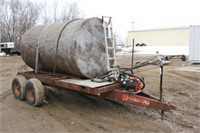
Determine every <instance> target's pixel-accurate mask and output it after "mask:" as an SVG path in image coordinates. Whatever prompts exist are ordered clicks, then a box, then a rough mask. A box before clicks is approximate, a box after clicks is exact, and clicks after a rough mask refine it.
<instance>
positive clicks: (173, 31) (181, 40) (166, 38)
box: [126, 26, 190, 46]
mask: <svg viewBox="0 0 200 133" xmlns="http://www.w3.org/2000/svg"><path fill="white" fill-rule="evenodd" d="M189 31H190V28H189V26H188V27H175V28H165V29H149V30H136V31H128V38H127V42H126V46H132V42H133V39H134V40H135V44H137V43H139V44H141V43H145V44H146V45H147V46H188V45H189Z"/></svg>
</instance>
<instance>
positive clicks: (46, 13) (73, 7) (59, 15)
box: [42, 0, 83, 24]
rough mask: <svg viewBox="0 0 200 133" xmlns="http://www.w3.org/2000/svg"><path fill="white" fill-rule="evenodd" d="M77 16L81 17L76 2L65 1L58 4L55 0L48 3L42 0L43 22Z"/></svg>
mask: <svg viewBox="0 0 200 133" xmlns="http://www.w3.org/2000/svg"><path fill="white" fill-rule="evenodd" d="M58 7H59V8H58ZM77 18H83V16H82V15H81V10H80V9H79V7H78V4H77V3H65V4H63V5H59V3H57V1H56V0H54V1H53V2H52V3H48V2H47V1H46V0H45V1H44V5H43V17H42V21H43V24H50V23H55V22H62V21H65V20H67V21H69V20H73V19H77Z"/></svg>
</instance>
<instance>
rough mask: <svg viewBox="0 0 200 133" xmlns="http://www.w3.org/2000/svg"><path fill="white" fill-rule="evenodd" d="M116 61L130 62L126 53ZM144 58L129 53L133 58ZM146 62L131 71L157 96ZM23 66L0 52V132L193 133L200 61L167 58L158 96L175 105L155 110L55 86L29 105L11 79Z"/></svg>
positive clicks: (199, 119) (199, 117) (197, 127)
mask: <svg viewBox="0 0 200 133" xmlns="http://www.w3.org/2000/svg"><path fill="white" fill-rule="evenodd" d="M117 57H118V60H117V61H118V64H119V65H120V66H123V67H127V66H130V62H131V55H130V54H124V55H118V56H117ZM148 58H150V56H145V55H135V62H136V61H143V60H146V59H148ZM154 67H155V66H147V67H144V68H141V69H138V70H136V71H135V74H136V75H137V76H142V77H144V78H145V83H146V88H145V89H144V92H146V93H148V94H151V95H153V96H156V97H158V96H159V68H155V69H151V68H154ZM22 69H23V70H26V69H27V66H26V65H25V64H24V62H23V61H22V59H21V57H20V56H12V57H0V97H1V102H0V112H1V113H0V132H1V133H4V132H10V133H17V132H20V133H22V132H26V133H27V132H30V133H36V132H41V133H45V132H48V133H58V132H92V133H93V132H95V133H104V132H108V133H110V132H113V133H116V132H119V133H123V132H130V133H133V132H134V133H155V132H159V133H160V132H161V133H162V132H163V133H177V132H178V133H199V132H200V66H199V65H196V66H191V65H190V64H189V63H188V62H183V61H181V60H180V59H172V60H171V63H170V64H169V65H166V66H165V67H164V84H163V89H164V92H163V93H164V94H163V96H164V99H165V101H168V102H170V103H171V104H172V105H174V106H175V107H176V110H172V111H171V112H165V115H164V120H161V119H160V112H158V111H156V110H153V109H148V108H145V107H139V106H134V105H124V104H118V103H114V102H110V101H107V100H104V99H100V98H92V97H86V96H84V95H81V94H79V93H75V92H72V91H67V90H60V89H56V88H54V89H47V92H46V96H47V98H48V101H49V102H48V103H45V104H44V105H43V106H42V107H39V108H38V107H32V106H30V105H28V104H27V103H26V102H25V101H19V100H16V99H15V98H14V96H13V94H12V92H11V81H12V78H13V77H14V76H15V75H16V73H17V71H19V70H22Z"/></svg>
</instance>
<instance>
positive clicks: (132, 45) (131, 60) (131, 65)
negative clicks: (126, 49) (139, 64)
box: [131, 39, 134, 69]
mask: <svg viewBox="0 0 200 133" xmlns="http://www.w3.org/2000/svg"><path fill="white" fill-rule="evenodd" d="M133 52H134V39H133V44H132V60H131V68H132V69H133V59H134V53H133Z"/></svg>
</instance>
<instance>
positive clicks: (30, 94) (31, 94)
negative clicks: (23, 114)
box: [27, 87, 35, 104]
mask: <svg viewBox="0 0 200 133" xmlns="http://www.w3.org/2000/svg"><path fill="white" fill-rule="evenodd" d="M27 98H28V100H29V102H30V103H31V104H33V103H34V101H35V91H34V88H32V87H28V88H27Z"/></svg>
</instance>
